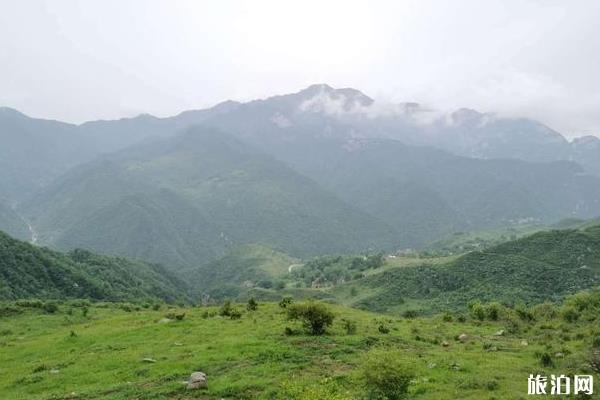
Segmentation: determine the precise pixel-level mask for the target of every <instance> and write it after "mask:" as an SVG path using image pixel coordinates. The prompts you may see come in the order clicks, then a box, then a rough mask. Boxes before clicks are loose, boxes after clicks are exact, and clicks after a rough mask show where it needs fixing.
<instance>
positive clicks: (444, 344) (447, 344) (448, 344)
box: [442, 340, 450, 347]
mask: <svg viewBox="0 0 600 400" xmlns="http://www.w3.org/2000/svg"><path fill="white" fill-rule="evenodd" d="M442 346H444V347H448V346H450V343H448V342H446V341H445V340H444V341H443V342H442Z"/></svg>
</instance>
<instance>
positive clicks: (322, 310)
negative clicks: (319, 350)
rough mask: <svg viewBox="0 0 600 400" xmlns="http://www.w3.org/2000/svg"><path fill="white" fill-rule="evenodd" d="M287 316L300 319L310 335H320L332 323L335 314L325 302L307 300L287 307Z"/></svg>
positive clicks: (291, 318)
mask: <svg viewBox="0 0 600 400" xmlns="http://www.w3.org/2000/svg"><path fill="white" fill-rule="evenodd" d="M287 316H288V319H290V320H297V321H301V322H302V324H303V325H304V327H305V328H306V329H308V330H309V331H310V333H311V334H312V335H322V334H324V333H325V331H326V329H327V327H328V326H329V325H331V324H332V323H333V319H334V318H335V316H334V315H333V313H332V312H331V311H330V310H329V308H328V307H327V306H325V304H322V303H316V302H312V301H310V302H307V303H303V304H291V305H289V306H288V307H287Z"/></svg>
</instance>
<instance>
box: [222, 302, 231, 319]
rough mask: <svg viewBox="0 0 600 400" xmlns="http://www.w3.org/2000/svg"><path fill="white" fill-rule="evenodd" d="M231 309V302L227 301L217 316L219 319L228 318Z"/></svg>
mask: <svg viewBox="0 0 600 400" xmlns="http://www.w3.org/2000/svg"><path fill="white" fill-rule="evenodd" d="M232 309H233V307H232V306H231V301H229V300H227V301H226V302H225V303H223V305H222V306H221V309H220V310H219V315H220V316H221V317H229V316H230V315H231V311H232Z"/></svg>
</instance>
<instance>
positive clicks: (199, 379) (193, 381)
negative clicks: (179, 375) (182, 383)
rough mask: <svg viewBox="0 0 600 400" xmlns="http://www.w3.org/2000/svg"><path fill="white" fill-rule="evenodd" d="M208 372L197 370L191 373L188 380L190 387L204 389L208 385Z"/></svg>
mask: <svg viewBox="0 0 600 400" xmlns="http://www.w3.org/2000/svg"><path fill="white" fill-rule="evenodd" d="M206 379H207V378H206V374H205V373H204V372H200V371H196V372H193V373H192V374H191V375H190V378H189V379H188V381H187V388H188V389H202V388H205V387H207V386H208V383H207V382H206Z"/></svg>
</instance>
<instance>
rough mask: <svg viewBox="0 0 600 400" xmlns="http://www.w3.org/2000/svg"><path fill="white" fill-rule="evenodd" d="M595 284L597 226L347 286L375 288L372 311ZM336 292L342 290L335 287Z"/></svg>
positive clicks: (555, 294) (549, 294)
mask: <svg viewBox="0 0 600 400" xmlns="http://www.w3.org/2000/svg"><path fill="white" fill-rule="evenodd" d="M599 284H600V225H597V226H594V227H590V228H585V229H583V230H557V231H547V232H538V233H535V234H533V235H531V236H528V237H525V238H522V239H518V240H515V241H510V242H507V243H503V244H501V245H498V246H495V247H492V248H490V249H487V250H484V251H477V252H472V253H468V254H466V255H464V256H461V257H459V258H457V259H456V260H454V261H451V262H449V263H446V264H444V265H439V266H433V265H427V262H426V261H424V262H423V265H421V266H417V267H406V268H395V269H389V270H386V271H385V272H382V273H379V274H373V275H369V276H367V277H366V278H364V279H362V280H360V281H356V282H354V283H352V284H351V286H356V285H358V287H359V288H363V289H364V290H368V291H372V292H375V294H374V295H372V296H369V297H367V298H363V299H361V300H360V301H359V302H358V304H356V305H358V306H360V307H364V308H368V309H374V310H390V309H410V308H412V309H421V310H424V311H431V310H441V309H444V308H464V307H465V306H466V305H467V303H468V302H469V301H472V300H476V299H480V300H483V301H500V302H503V303H506V304H514V303H515V302H526V303H538V302H543V301H546V300H551V301H556V300H560V299H562V298H563V297H564V296H566V295H567V294H571V293H575V292H577V291H580V290H583V289H587V288H590V287H593V286H597V285H599ZM339 290H344V289H343V288H340V289H339Z"/></svg>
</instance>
